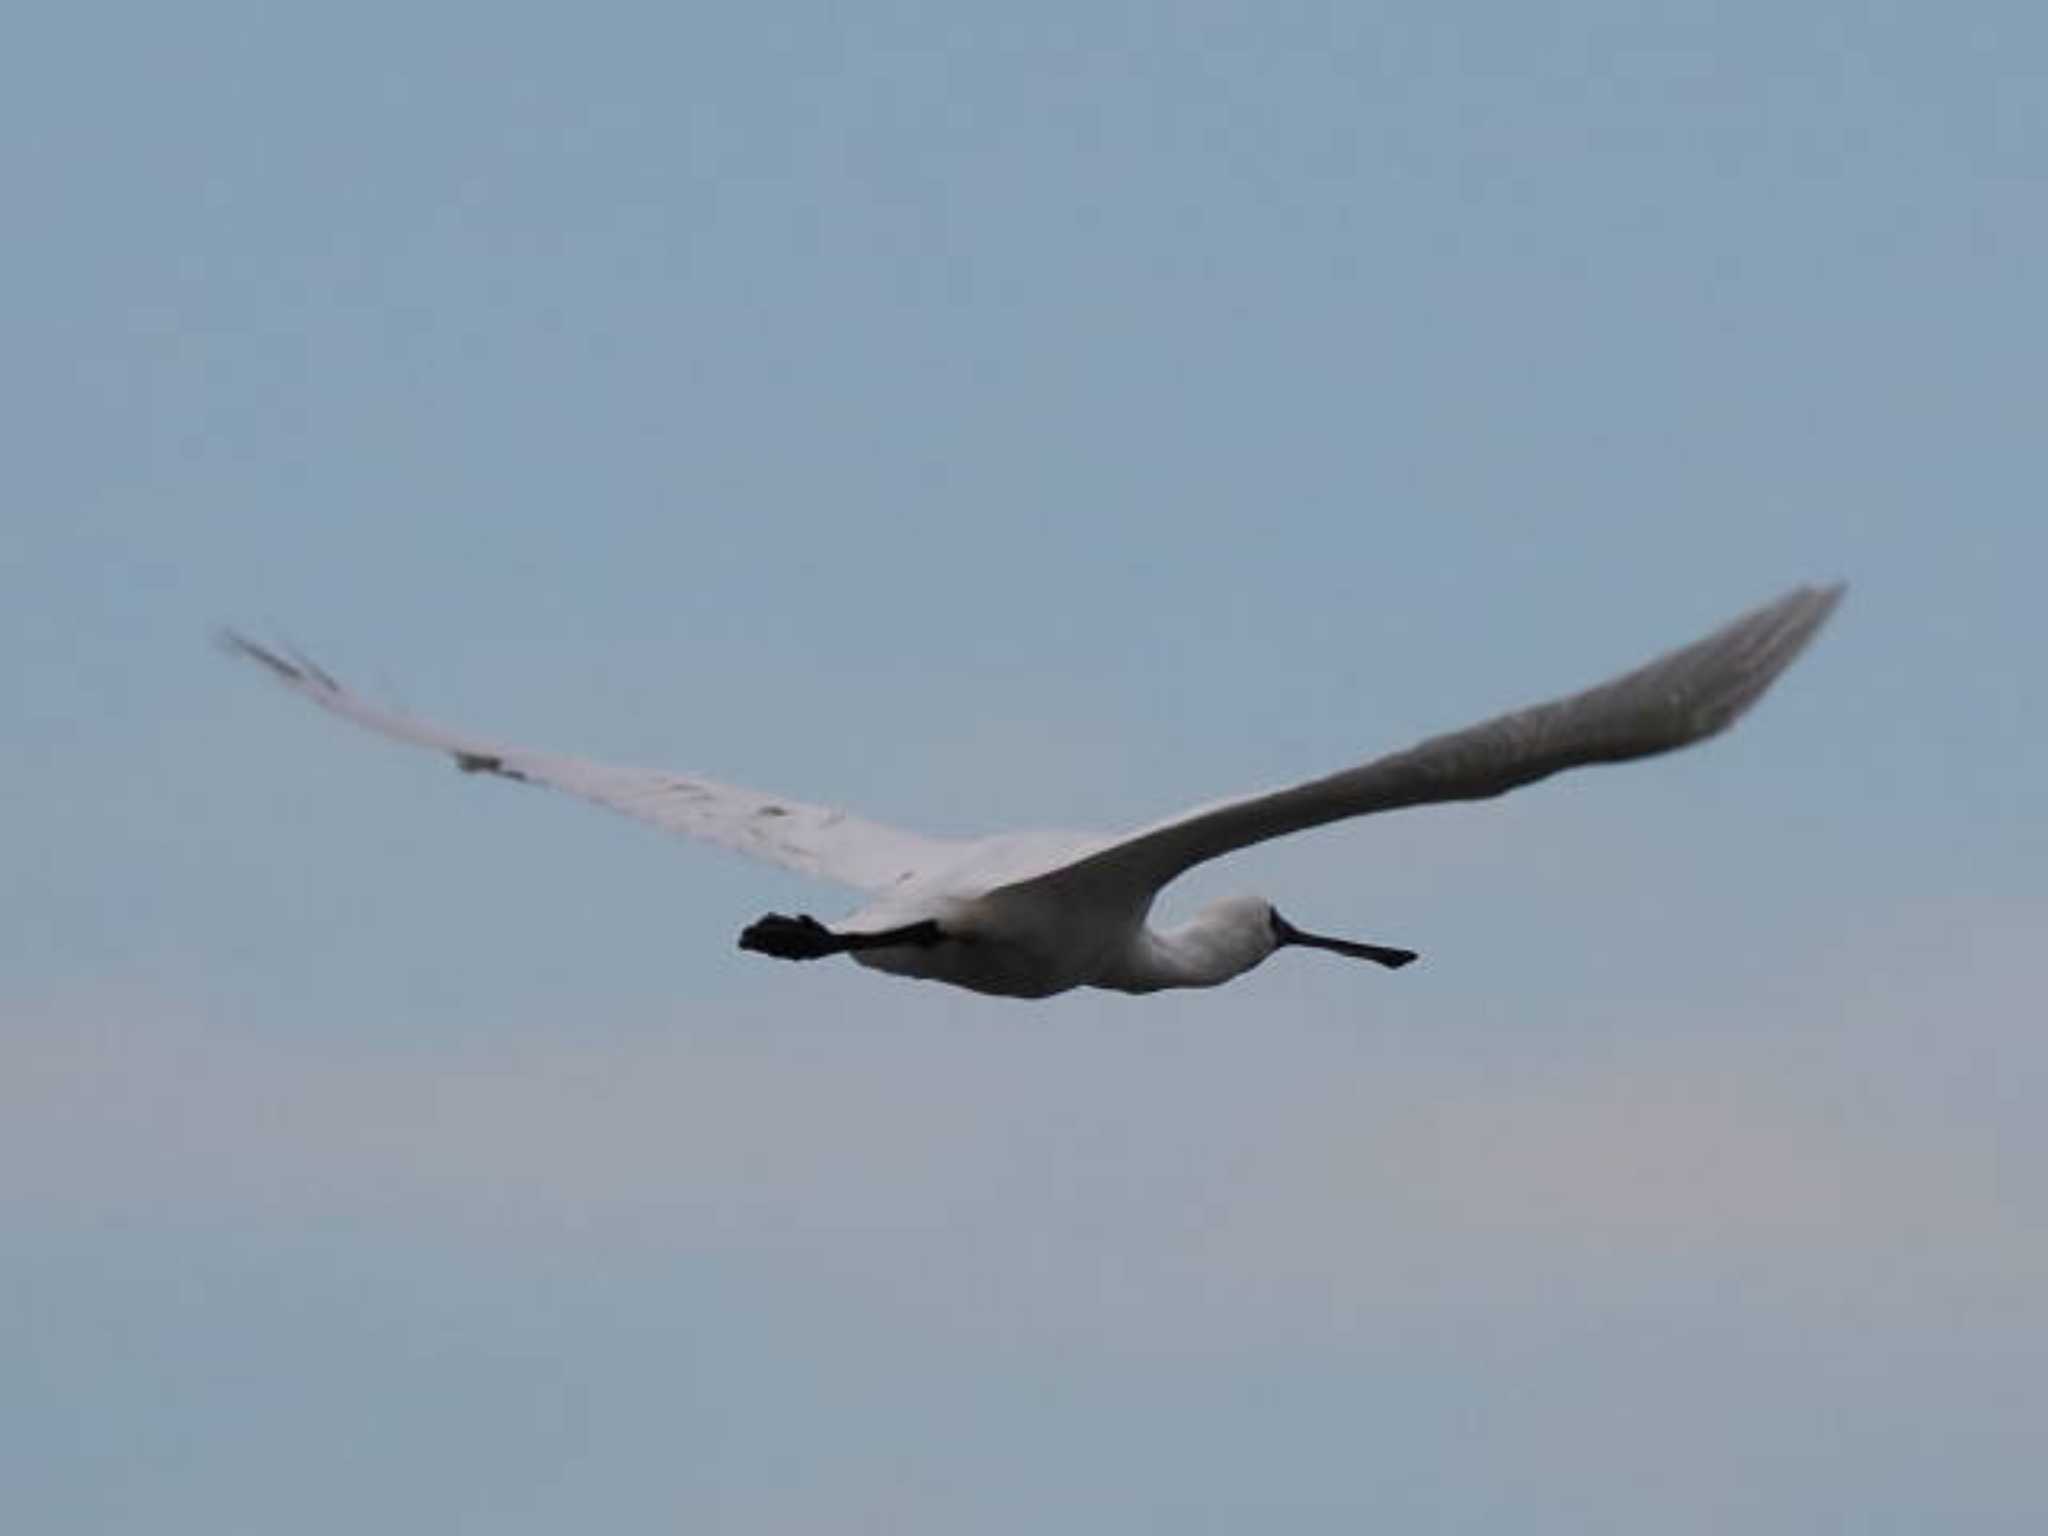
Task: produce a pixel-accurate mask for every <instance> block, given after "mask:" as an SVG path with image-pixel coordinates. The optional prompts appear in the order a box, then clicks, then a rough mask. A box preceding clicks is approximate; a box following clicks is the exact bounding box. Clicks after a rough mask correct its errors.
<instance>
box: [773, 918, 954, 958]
mask: <svg viewBox="0 0 2048 1536" xmlns="http://www.w3.org/2000/svg"><path fill="white" fill-rule="evenodd" d="M944 938H945V935H944V934H943V933H941V932H940V931H939V925H938V924H937V923H935V922H933V921H932V920H931V919H930V918H926V919H925V920H924V921H923V922H918V923H908V924H906V925H904V926H903V927H901V928H890V929H886V930H884V931H883V932H881V933H834V932H833V931H832V930H831V929H830V928H827V927H826V926H825V925H824V924H823V923H821V922H819V921H818V920H817V919H816V918H815V917H812V916H810V915H809V914H808V913H806V914H803V915H801V916H798V917H784V916H783V915H782V914H781V913H780V912H770V913H769V914H768V915H767V916H766V917H764V918H761V919H760V920H759V921H757V922H752V923H749V924H748V925H747V926H746V928H745V930H744V931H742V932H741V934H740V948H741V949H751V950H753V951H754V952H755V953H756V954H760V955H773V956H774V957H775V958H776V959H778V960H820V959H823V958H824V957H825V956H826V955H838V954H845V953H847V952H849V951H852V950H857V949H891V948H894V947H896V946H897V945H900V944H914V945H929V944H937V943H939V942H940V941H941V940H942V939H944Z"/></svg>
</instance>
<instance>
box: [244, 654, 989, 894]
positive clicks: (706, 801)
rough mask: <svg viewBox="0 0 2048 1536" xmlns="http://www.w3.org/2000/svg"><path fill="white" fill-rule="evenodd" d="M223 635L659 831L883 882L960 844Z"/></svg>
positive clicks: (368, 716)
mask: <svg viewBox="0 0 2048 1536" xmlns="http://www.w3.org/2000/svg"><path fill="white" fill-rule="evenodd" d="M221 643H222V644H223V646H225V647H226V648H227V649H228V650H229V651H230V652H232V653H233V654H235V655H238V656H242V657H246V658H247V659H248V660H250V661H254V662H256V663H258V664H260V665H261V666H263V667H265V668H267V669H268V670H269V671H270V672H271V674H272V675H273V676H275V677H276V678H277V679H278V680H279V681H280V682H282V683H284V685H285V686H286V687H288V688H290V689H291V690H292V692H294V693H296V694H298V695H299V696H300V697H302V698H306V699H310V700H312V701H313V702H314V703H315V704H318V705H319V706H320V707H321V708H322V709H325V710H327V711H328V712H330V713H332V714H336V715H339V716H341V717H342V718H343V719H344V720H350V721H353V722H354V723H355V724H357V725H360V726H363V727H365V728H366V729H369V730H372V731H375V732H377V733H378V734H379V735H380V736H388V737H390V738H392V739H393V740H394V741H402V742H407V743H409V744H411V745H413V746H417V747H426V748H428V749H430V750H432V751H436V752H441V753H445V754H446V755H447V756H448V757H449V758H451V759H452V760H453V761H454V763H455V766H456V767H457V768H459V769H461V770H462V771H463V772H465V773H487V774H491V775H493V776H494V777H497V778H501V779H510V780H512V781H514V782H516V783H521V784H544V785H546V786H548V787H549V788H551V789H558V790H561V791H563V792H565V793H567V794H571V795H575V796H576V797H578V798H579V799H583V800H588V801H590V802H592V803H593V804H596V805H601V806H604V807H605V808H606V809H607V810H613V811H618V812H620V813H621V814H623V815H626V816H631V817H633V818H634V819H635V820H638V821H643V822H646V823H648V824H649V825H651V826H655V827H659V828H661V830H663V831H664V832H673V833H679V834H681V835H682V836H685V837H691V838H696V839H699V840H700V841H703V842H708V843H716V844H718V845H719V846H720V847H724V848H730V849H732V850H734V851H736V852H739V853H744V854H751V855H753V856H754V857H756V858H761V859H766V860H768V861H769V862H771V863H774V864H780V865H782V866H783V867H784V868H786V869H793V870H796V871H797V872H798V873H800V874H805V875H812V876H815V877H817V878H818V879H821V880H831V881H836V882H838V883H839V884H841V885H850V886H855V887H858V888H859V889H862V890H868V891H882V890H887V889H889V888H890V887H892V886H895V885H897V884H899V883H901V882H902V881H904V880H905V879H908V878H911V877H913V876H916V875H919V874H922V873H925V872H927V871H929V870H930V869H932V868H934V867H937V866H938V865H940V864H943V863H945V862H947V861H948V860H950V859H952V858H955V857H957V856H958V853H959V850H960V847H961V846H962V845H960V844H957V843H952V842H947V841H945V840H943V839H939V838H929V837H922V836H919V835H918V834H916V833H913V832H903V831H899V830H897V829H896V828H894V827H885V826H880V825H878V824H876V823H875V822H871V821H863V820H861V819H860V818H859V817H856V816H850V815H848V814H847V813H846V812H844V811H838V810H833V809H831V808H829V807H826V806H819V805H807V804H805V803H804V802H802V801H800V800H790V799H785V798H783V797H781V796H776V795H767V794H762V793H760V792H758V791H756V790H751V789H741V788H738V787H737V786H735V785H731V784H721V783H718V782H717V781H716V780H713V779H705V778H698V777H696V776H695V775H692V774H685V773H667V772H663V771H661V770H658V769H649V768H628V767H617V766H614V765H612V764H608V763H598V762H591V761H589V760H587V759H584V758H578V757H562V756H557V755H554V754H551V753H544V752H529V751H526V750H525V749H523V748H520V747H508V746H501V745H498V744H497V743H494V742H489V741H485V740H482V739H480V738H477V737H472V736H467V735H463V734H460V733H458V732H455V731H449V730H445V729H443V728H442V727H440V726H438V725H433V724H430V723H428V722H427V721H424V720H416V719H414V718H412V717H411V716H409V715H405V714H400V713H399V712H397V711H395V710H390V709H385V708H382V707H380V706H378V705H375V704H371V703H369V702H368V701H366V700H364V699H363V698H361V697H359V696H358V695H356V694H354V693H352V692H350V691H349V690H348V689H347V688H344V687H343V686H342V685H341V684H340V683H339V682H337V681H336V680H335V679H334V678H333V677H332V676H330V675H329V674H328V673H327V672H325V671H323V670H322V669H321V668H319V667H318V666H315V665H314V664H313V663H312V662H310V661H308V660H307V659H306V658H305V657H303V656H299V655H295V654H293V655H286V654H281V653H280V652H278V651H274V650H271V649H269V648H267V647H265V646H261V645H258V644H257V643H256V642H255V641H253V640H250V639H248V638H246V637H245V636H242V635H239V634H236V633H235V632H234V631H232V630H227V631H223V632H222V634H221Z"/></svg>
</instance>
